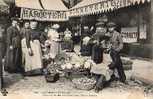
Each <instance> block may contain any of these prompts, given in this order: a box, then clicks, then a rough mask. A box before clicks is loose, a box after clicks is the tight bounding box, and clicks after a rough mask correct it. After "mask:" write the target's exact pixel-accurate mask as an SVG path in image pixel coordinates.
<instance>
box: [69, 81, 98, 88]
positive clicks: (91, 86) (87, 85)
mask: <svg viewBox="0 0 153 99" xmlns="http://www.w3.org/2000/svg"><path fill="white" fill-rule="evenodd" d="M72 83H73V87H74V88H76V89H80V90H92V89H93V88H94V87H95V84H96V81H95V82H93V83H86V84H83V83H81V84H79V83H76V82H75V81H74V80H72Z"/></svg>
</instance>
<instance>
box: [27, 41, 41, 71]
mask: <svg viewBox="0 0 153 99" xmlns="http://www.w3.org/2000/svg"><path fill="white" fill-rule="evenodd" d="M30 44H31V49H32V51H33V56H30V55H29V53H28V49H26V50H25V72H28V71H32V70H36V69H41V68H42V66H43V62H42V52H41V46H40V42H39V40H33V41H30Z"/></svg>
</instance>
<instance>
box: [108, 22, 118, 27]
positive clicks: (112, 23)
mask: <svg viewBox="0 0 153 99" xmlns="http://www.w3.org/2000/svg"><path fill="white" fill-rule="evenodd" d="M107 27H116V24H115V23H114V22H109V23H107Z"/></svg>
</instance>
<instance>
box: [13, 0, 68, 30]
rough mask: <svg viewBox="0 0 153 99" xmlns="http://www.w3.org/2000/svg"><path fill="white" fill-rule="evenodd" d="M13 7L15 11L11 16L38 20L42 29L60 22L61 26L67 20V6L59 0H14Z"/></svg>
mask: <svg viewBox="0 0 153 99" xmlns="http://www.w3.org/2000/svg"><path fill="white" fill-rule="evenodd" d="M15 7H16V13H15V14H14V16H13V17H16V16H17V17H18V18H20V19H21V20H36V21H39V22H40V24H39V25H40V27H42V28H43V29H44V27H46V26H48V25H51V24H54V23H58V24H60V25H61V28H62V27H63V26H64V25H65V24H67V21H68V16H67V10H68V8H67V7H66V6H65V5H64V4H63V2H62V1H61V0H56V1H54V2H53V1H52V0H22V2H21V0H15ZM63 24H64V25H63ZM62 29H63V28H62Z"/></svg>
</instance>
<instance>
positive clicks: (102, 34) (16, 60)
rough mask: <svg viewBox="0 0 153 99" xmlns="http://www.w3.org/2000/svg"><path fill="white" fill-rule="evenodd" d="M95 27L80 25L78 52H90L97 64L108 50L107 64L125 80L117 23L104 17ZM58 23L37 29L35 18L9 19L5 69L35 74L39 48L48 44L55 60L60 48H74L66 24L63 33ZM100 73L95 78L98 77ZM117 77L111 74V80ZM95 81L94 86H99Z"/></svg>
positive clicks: (39, 60) (40, 69) (40, 68)
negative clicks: (109, 59) (10, 23)
mask: <svg viewBox="0 0 153 99" xmlns="http://www.w3.org/2000/svg"><path fill="white" fill-rule="evenodd" d="M95 27H96V28H95V33H94V32H93V29H94V27H91V28H89V26H84V27H83V30H84V31H83V33H82V34H81V41H80V53H79V54H80V55H82V56H91V59H92V60H93V61H94V62H95V63H96V64H100V63H102V62H103V53H110V57H111V58H112V63H111V64H110V65H109V68H110V69H112V70H115V69H116V70H117V72H118V75H119V78H118V79H119V80H120V81H121V82H125V80H126V76H125V73H124V70H123V66H122V62H121V59H120V51H121V50H122V48H123V41H122V36H121V34H120V33H119V31H118V30H117V29H116V27H117V26H116V24H115V23H113V22H108V21H107V20H104V21H100V22H97V24H96V25H95ZM59 28H60V25H58V24H53V25H52V26H51V27H46V28H45V29H44V31H40V30H39V28H38V22H37V21H26V22H24V26H23V27H22V28H21V27H19V23H18V20H16V19H12V25H11V26H10V27H9V28H8V29H7V40H6V41H7V49H6V57H5V70H6V71H8V72H10V73H16V72H20V73H22V74H23V75H24V76H29V75H37V74H39V73H42V72H43V69H44V68H45V67H44V66H43V64H44V63H43V60H42V55H43V54H44V53H43V51H42V49H43V48H44V47H46V46H49V48H50V50H49V56H50V58H51V59H52V61H54V59H55V57H56V56H57V55H58V54H59V53H60V51H61V50H64V51H66V52H73V51H74V42H75V41H74V39H73V36H72V34H73V33H72V32H71V30H70V29H69V28H66V29H65V31H63V33H62V34H61V33H58V29H59ZM100 78H101V77H99V78H97V79H100ZM114 79H116V76H115V75H114V74H112V75H111V79H110V80H114ZM100 86H101V85H97V87H96V90H100V89H101V87H100Z"/></svg>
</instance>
